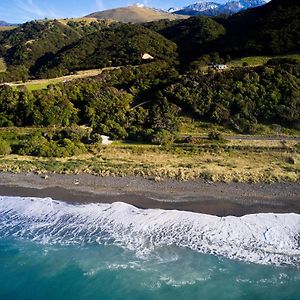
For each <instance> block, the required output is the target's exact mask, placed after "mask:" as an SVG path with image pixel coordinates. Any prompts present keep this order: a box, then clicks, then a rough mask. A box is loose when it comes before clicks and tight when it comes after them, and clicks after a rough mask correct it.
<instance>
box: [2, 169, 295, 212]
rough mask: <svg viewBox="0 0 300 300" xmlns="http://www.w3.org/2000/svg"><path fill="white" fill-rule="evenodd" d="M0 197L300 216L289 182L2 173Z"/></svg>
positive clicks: (292, 185) (145, 207)
mask: <svg viewBox="0 0 300 300" xmlns="http://www.w3.org/2000/svg"><path fill="white" fill-rule="evenodd" d="M0 195H1V196H22V197H41V198H45V197H51V198H53V199H55V200H61V201H64V202H67V203H73V204H86V203H113V202H125V203H128V204H131V205H134V206H136V207H139V208H144V209H149V208H160V209H166V210H182V211H191V212H197V213H204V214H209V215H217V216H229V215H233V216H243V215H247V214H256V213H298V214H300V184H298V183H289V182H286V183H273V184H265V183H260V184H256V183H255V184H247V183H223V182H216V183H215V182H209V181H204V180H201V179H199V180H191V181H184V182H181V181H176V180H171V179H166V180H163V181H160V182H156V181H154V180H153V179H145V178H142V177H133V176H128V177H98V176H94V175H89V174H79V175H60V174H49V175H47V176H45V175H43V176H41V175H37V174H33V173H27V174H26V173H20V174H12V173H0Z"/></svg>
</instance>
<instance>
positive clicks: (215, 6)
mask: <svg viewBox="0 0 300 300" xmlns="http://www.w3.org/2000/svg"><path fill="white" fill-rule="evenodd" d="M269 1H270V0H234V1H228V2H227V3H225V4H220V3H216V2H207V1H200V2H196V3H194V4H191V5H188V6H186V7H184V8H182V9H180V10H177V11H175V12H174V13H176V14H181V15H204V16H218V15H221V14H227V15H231V14H234V13H237V12H239V11H242V10H246V9H248V8H253V7H257V6H261V5H264V4H266V3H267V2H269Z"/></svg>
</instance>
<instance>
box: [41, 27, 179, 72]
mask: <svg viewBox="0 0 300 300" xmlns="http://www.w3.org/2000/svg"><path fill="white" fill-rule="evenodd" d="M145 53H148V54H150V55H151V56H152V57H153V58H154V59H156V60H164V61H167V62H175V61H176V59H177V51H176V44H174V43H173V42H171V41H169V40H167V39H166V38H164V37H163V36H162V35H160V34H158V33H156V32H153V31H151V30H149V29H146V28H144V27H142V26H139V25H134V24H131V25H130V24H120V25H115V26H113V27H111V28H109V29H106V30H102V31H100V32H97V33H93V34H90V35H88V36H86V37H84V38H82V39H81V40H79V41H78V42H76V43H75V44H72V45H71V46H70V47H68V48H67V49H63V50H62V51H61V52H60V53H58V55H57V56H56V57H55V58H54V59H53V60H51V61H49V63H48V65H44V66H43V67H42V68H41V69H40V72H39V74H40V76H48V77H56V76H61V75H64V74H67V73H69V72H70V71H75V70H84V69H94V68H102V67H108V66H121V65H128V64H131V65H136V64H141V63H143V62H144V60H143V59H142V56H143V54H145Z"/></svg>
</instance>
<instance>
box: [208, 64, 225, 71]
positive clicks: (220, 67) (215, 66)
mask: <svg viewBox="0 0 300 300" xmlns="http://www.w3.org/2000/svg"><path fill="white" fill-rule="evenodd" d="M209 67H210V68H211V69H214V70H226V69H228V66H227V65H224V64H211V65H210V66H209Z"/></svg>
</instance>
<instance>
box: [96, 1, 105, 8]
mask: <svg viewBox="0 0 300 300" xmlns="http://www.w3.org/2000/svg"><path fill="white" fill-rule="evenodd" d="M96 7H97V9H98V10H104V9H105V7H104V4H103V1H102V0H96Z"/></svg>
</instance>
